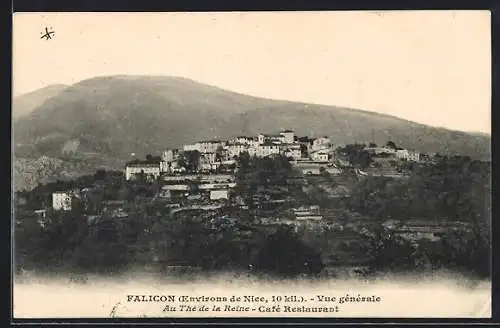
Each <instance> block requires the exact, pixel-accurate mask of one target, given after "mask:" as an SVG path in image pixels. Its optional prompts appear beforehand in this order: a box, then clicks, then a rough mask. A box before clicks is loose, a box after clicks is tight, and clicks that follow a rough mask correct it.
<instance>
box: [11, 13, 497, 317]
mask: <svg viewBox="0 0 500 328" xmlns="http://www.w3.org/2000/svg"><path fill="white" fill-rule="evenodd" d="M490 49H491V31H490V12H489V11H381V12H368V11H355V12H354V11H353V12H348V11H343V12H334V11H322V12H207V13H194V12H191V13H189V12H185V13H183V12H175V13H54V12H52V13H16V14H15V15H14V16H13V56H12V58H13V108H12V131H13V132H12V133H13V136H12V145H13V168H14V169H13V176H12V181H13V183H12V186H13V191H12V192H13V195H14V196H13V198H14V202H13V204H14V205H13V206H14V210H13V213H12V229H13V236H14V237H13V241H12V243H13V259H14V262H13V275H14V284H13V315H14V318H16V319H17V318H19V319H21V318H59V319H61V318H110V317H113V318H150V317H157V318H178V317H196V318H213V317H307V318H311V317H322V318H325V317H326V318H339V317H340V318H353V317H354V318H430V317H433V318H489V317H490V316H491V273H490V272H491V265H490V259H491V212H490V207H491V201H490V193H491V181H490V180H491V166H490V163H491V152H490V143H491V131H490V113H491V50H490Z"/></svg>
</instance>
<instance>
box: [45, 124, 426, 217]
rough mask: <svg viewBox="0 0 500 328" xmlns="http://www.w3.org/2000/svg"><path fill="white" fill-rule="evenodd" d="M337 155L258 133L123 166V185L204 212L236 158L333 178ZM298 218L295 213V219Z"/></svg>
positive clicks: (386, 152) (227, 190) (223, 191)
mask: <svg viewBox="0 0 500 328" xmlns="http://www.w3.org/2000/svg"><path fill="white" fill-rule="evenodd" d="M336 150H337V147H336V146H335V145H334V144H333V143H332V141H331V140H330V138H328V137H319V138H310V137H307V136H306V137H298V136H297V135H296V134H295V133H294V131H291V130H284V131H282V132H280V133H278V134H262V133H261V134H258V135H256V136H254V137H248V136H239V137H236V138H233V139H231V140H206V141H198V142H196V143H193V144H188V145H184V146H183V147H182V148H180V149H168V150H165V151H164V152H163V153H162V155H161V157H158V158H157V159H154V160H146V161H133V162H130V163H128V164H127V165H126V168H125V179H126V180H127V181H130V180H135V179H138V178H139V177H140V176H142V177H143V178H144V179H146V180H149V181H155V182H158V183H159V185H160V190H159V192H158V194H157V195H156V197H157V198H160V199H169V200H184V201H186V200H188V201H189V202H190V203H193V204H197V206H204V205H210V204H213V203H218V202H225V201H227V200H229V198H230V195H231V190H232V189H234V188H235V187H236V181H235V175H234V173H235V171H236V170H237V165H236V164H237V158H238V157H239V156H241V155H242V154H243V153H248V155H250V156H256V157H270V156H276V155H282V156H285V157H287V158H288V160H289V161H290V163H291V164H292V165H293V166H294V167H295V168H297V169H298V170H300V171H301V172H302V173H303V174H304V175H319V174H321V173H322V172H328V173H329V174H331V175H334V176H335V175H337V176H338V175H340V174H341V173H342V172H343V169H344V167H346V166H349V163H348V162H346V161H345V160H344V159H342V158H340V157H339V156H338V154H337V152H336ZM365 150H367V151H368V152H370V154H371V155H372V157H373V158H374V162H375V163H380V162H384V161H391V160H407V161H419V160H420V155H419V154H418V153H416V152H411V151H408V150H406V149H400V148H390V147H372V148H365ZM188 154H191V155H192V154H196V156H195V157H196V166H195V167H193V166H189V165H187V164H186V163H187V162H189V161H190V157H189V156H188ZM360 173H361V174H364V172H360ZM74 198H75V193H72V192H69V191H65V192H57V193H54V194H53V195H52V207H53V209H54V210H62V211H69V210H71V207H72V200H73V199H74ZM300 213H301V211H298V212H297V214H298V215H299V216H300ZM304 213H305V212H304ZM304 215H305V214H304ZM307 216H308V215H306V217H307ZM309 216H311V215H309ZM312 216H314V218H315V219H318V218H319V217H320V216H318V215H316V214H315V215H312Z"/></svg>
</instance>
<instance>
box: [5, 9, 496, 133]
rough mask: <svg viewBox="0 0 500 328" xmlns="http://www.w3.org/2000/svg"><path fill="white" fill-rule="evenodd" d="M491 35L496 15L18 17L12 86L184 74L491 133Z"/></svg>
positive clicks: (22, 88)
mask: <svg viewBox="0 0 500 328" xmlns="http://www.w3.org/2000/svg"><path fill="white" fill-rule="evenodd" d="M45 27H48V28H49V30H50V29H53V31H54V32H55V34H54V36H53V39H51V40H45V39H41V38H40V37H41V35H42V32H43V31H44V29H45ZM490 35H491V34H490V13H489V12H488V11H412V12H410V11H408V12H378V13H376V12H281V13H272V12H261V13H236V12H233V13H46V14H42V13H20V14H19V13H18V14H15V16H14V21H13V89H14V95H19V94H22V93H26V92H29V91H32V90H35V89H38V88H40V87H44V86H46V85H50V84H56V83H62V84H72V83H75V82H78V81H80V80H83V79H86V78H90V77H93V76H96V75H113V74H151V75H176V76H184V77H188V78H191V79H194V80H197V81H200V82H204V83H208V84H212V85H216V86H219V87H222V88H225V89H229V90H233V91H237V92H241V93H246V94H250V95H255V96H261V97H266V98H275V99H287V100H295V101H303V102H313V103H320V104H328V105H339V106H347V107H353V108H359V109H365V110H370V111H376V112H380V113H386V114H390V115H395V116H399V117H402V118H405V119H408V120H412V121H416V122H421V123H425V124H430V125H434V126H443V127H447V128H451V129H457V130H465V131H482V132H486V133H490V113H491V50H490V43H491V39H490Z"/></svg>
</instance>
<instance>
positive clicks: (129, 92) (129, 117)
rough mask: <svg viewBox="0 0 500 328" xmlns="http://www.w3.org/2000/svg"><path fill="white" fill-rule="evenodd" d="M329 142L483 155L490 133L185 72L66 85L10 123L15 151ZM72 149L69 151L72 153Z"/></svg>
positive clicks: (94, 153)
mask: <svg viewBox="0 0 500 328" xmlns="http://www.w3.org/2000/svg"><path fill="white" fill-rule="evenodd" d="M281 129H293V130H295V131H296V132H297V134H299V135H309V136H313V137H314V136H323V135H327V136H330V137H331V138H332V140H333V142H334V143H336V144H346V143H354V142H363V143H367V142H371V141H372V138H374V141H375V142H376V143H378V144H382V143H386V142H387V141H388V140H393V141H394V142H396V143H397V144H398V145H401V146H402V147H406V148H409V149H414V150H417V151H421V152H439V153H445V154H448V153H449V154H462V155H468V156H471V157H479V158H486V159H489V158H490V156H491V154H490V146H491V145H490V143H491V141H490V140H491V137H488V136H481V135H478V134H474V133H467V132H462V131H455V130H450V129H445V128H439V127H431V126H428V125H424V124H420V123H416V122H412V121H409V120H406V119H402V118H399V117H396V116H392V115H387V114H378V113H375V112H371V111H367V110H361V109H350V108H345V107H338V106H328V105H318V104H309V103H304V102H293V101H288V100H273V99H266V98H261V97H255V96H249V95H245V94H241V93H238V92H233V91H227V90H225V89H222V88H219V87H216V86H211V85H207V84H204V83H200V82H197V81H194V80H191V79H188V78H184V77H176V76H173V77H172V76H158V75H157V76H146V75H110V76H99V77H94V78H90V79H86V80H83V81H79V82H77V83H75V84H73V85H70V86H65V87H64V88H63V89H62V90H60V91H59V92H58V93H56V94H55V95H53V96H51V97H49V98H48V99H46V100H45V101H43V102H42V103H41V104H39V105H38V106H37V107H36V108H35V109H33V110H32V111H31V112H30V113H29V114H27V115H24V116H21V117H20V118H18V119H17V120H15V121H14V123H13V137H14V142H15V144H14V152H15V156H16V157H18V158H28V159H29V158H31V159H37V158H39V157H41V156H48V157H50V158H61V157H68V156H73V155H74V156H75V157H76V158H94V159H102V161H103V162H107V160H108V159H113V161H114V160H115V159H119V160H130V159H131V154H132V153H135V154H136V156H139V157H143V156H145V155H146V154H159V153H160V152H161V151H162V150H164V149H166V148H171V147H180V146H182V145H183V144H186V143H191V142H196V141H198V140H204V139H227V138H231V137H235V136H238V135H256V134H258V133H261V132H263V133H273V132H277V131H279V130H281ZM72 154H73V155H72Z"/></svg>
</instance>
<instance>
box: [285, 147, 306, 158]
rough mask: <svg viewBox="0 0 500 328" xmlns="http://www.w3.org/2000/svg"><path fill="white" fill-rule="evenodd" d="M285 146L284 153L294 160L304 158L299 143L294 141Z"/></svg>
mask: <svg viewBox="0 0 500 328" xmlns="http://www.w3.org/2000/svg"><path fill="white" fill-rule="evenodd" d="M283 148H284V153H285V156H286V157H291V158H293V159H294V160H299V159H301V158H302V151H301V149H300V144H299V143H293V144H290V145H286V146H285V147H283Z"/></svg>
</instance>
